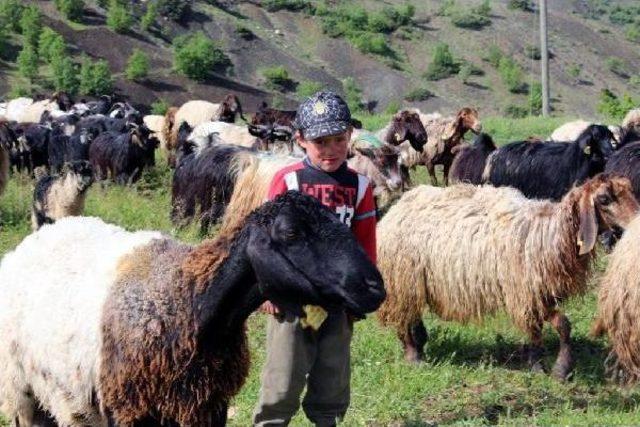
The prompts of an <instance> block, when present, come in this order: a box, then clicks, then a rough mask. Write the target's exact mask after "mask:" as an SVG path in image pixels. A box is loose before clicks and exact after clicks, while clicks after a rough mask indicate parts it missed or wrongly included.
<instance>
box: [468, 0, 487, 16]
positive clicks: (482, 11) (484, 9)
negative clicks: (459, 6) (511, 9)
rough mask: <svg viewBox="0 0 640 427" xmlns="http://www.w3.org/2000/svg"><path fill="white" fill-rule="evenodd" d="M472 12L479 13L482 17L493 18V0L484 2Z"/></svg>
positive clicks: (484, 0)
mask: <svg viewBox="0 0 640 427" xmlns="http://www.w3.org/2000/svg"><path fill="white" fill-rule="evenodd" d="M471 11H472V12H475V13H477V14H478V15H480V16H484V17H486V18H489V17H490V16H491V0H483V2H482V3H480V5H478V6H477V7H475V8H473V9H471Z"/></svg>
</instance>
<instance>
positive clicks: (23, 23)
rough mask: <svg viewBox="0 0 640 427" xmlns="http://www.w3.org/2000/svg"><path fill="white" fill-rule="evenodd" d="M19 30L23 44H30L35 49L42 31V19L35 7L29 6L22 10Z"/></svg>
mask: <svg viewBox="0 0 640 427" xmlns="http://www.w3.org/2000/svg"><path fill="white" fill-rule="evenodd" d="M20 30H21V32H22V35H23V36H24V39H25V44H30V45H31V46H32V47H33V48H35V47H36V46H37V45H38V38H39V37H40V31H41V30H42V17H41V15H40V9H38V7H37V6H29V7H27V8H25V9H23V10H22V16H21V17H20Z"/></svg>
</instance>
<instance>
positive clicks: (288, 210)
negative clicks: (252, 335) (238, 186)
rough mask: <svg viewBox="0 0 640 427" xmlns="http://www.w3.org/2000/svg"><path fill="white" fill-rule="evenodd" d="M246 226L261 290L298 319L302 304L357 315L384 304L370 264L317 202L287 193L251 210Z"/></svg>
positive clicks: (249, 252)
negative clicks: (343, 309) (342, 310)
mask: <svg viewBox="0 0 640 427" xmlns="http://www.w3.org/2000/svg"><path fill="white" fill-rule="evenodd" d="M347 214H349V213H347ZM350 214H351V215H353V213H352V212H351V213H350ZM246 224H247V225H246V226H245V229H244V231H243V232H246V233H248V243H247V249H246V253H247V256H248V259H249V262H250V264H251V266H252V267H253V270H254V272H255V275H256V279H257V282H258V286H259V288H260V291H261V293H262V295H263V296H264V297H265V298H267V299H269V300H271V301H273V302H274V303H275V304H276V305H278V306H279V307H281V308H283V309H285V310H286V311H288V312H291V313H294V314H297V315H300V316H302V315H303V312H302V306H303V305H305V304H313V305H319V306H322V307H323V308H325V309H326V310H328V311H335V310H339V309H342V308H346V309H347V310H348V311H349V312H352V313H353V314H355V315H358V316H362V315H364V314H365V313H368V312H371V311H374V310H376V309H377V308H378V306H380V304H381V303H382V301H383V300H384V297H385V291H384V285H383V282H382V277H381V276H380V273H379V272H378V270H377V268H376V267H375V265H374V264H373V263H372V262H371V260H369V258H368V257H367V255H366V254H365V252H364V250H363V249H362V247H361V246H360V245H359V244H358V242H357V241H356V239H355V237H354V235H353V233H352V232H351V231H350V230H349V228H347V226H345V225H344V224H342V223H341V222H340V221H339V220H338V218H337V217H336V215H335V214H333V213H332V212H330V211H329V210H328V209H327V208H325V207H324V206H322V205H321V204H320V202H318V201H317V200H316V199H314V198H312V197H310V196H308V195H305V194H302V193H300V192H295V191H290V192H287V193H285V194H283V195H281V196H278V197H277V198H276V199H275V200H273V201H271V202H267V203H265V204H264V205H262V207H260V208H258V209H257V210H256V211H254V212H253V213H252V214H251V215H250V216H249V218H248V219H247V223H246Z"/></svg>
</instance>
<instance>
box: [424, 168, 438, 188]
mask: <svg viewBox="0 0 640 427" xmlns="http://www.w3.org/2000/svg"><path fill="white" fill-rule="evenodd" d="M426 166H427V171H428V172H429V176H430V177H431V183H432V184H433V185H435V186H437V185H438V178H437V177H436V167H435V165H433V164H431V163H429V164H427V165H426Z"/></svg>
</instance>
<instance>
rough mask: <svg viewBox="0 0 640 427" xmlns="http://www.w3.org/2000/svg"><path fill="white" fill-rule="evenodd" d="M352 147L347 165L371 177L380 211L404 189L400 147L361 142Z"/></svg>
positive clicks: (370, 180)
mask: <svg viewBox="0 0 640 427" xmlns="http://www.w3.org/2000/svg"><path fill="white" fill-rule="evenodd" d="M352 148H353V149H352V152H353V155H352V156H351V157H350V158H349V159H348V160H347V165H349V167H350V168H351V169H353V170H354V171H356V172H358V173H359V174H361V175H364V176H366V177H367V178H369V182H371V184H372V185H373V195H374V197H375V199H376V206H377V207H378V213H380V212H381V210H383V209H385V208H386V207H387V206H389V205H390V204H391V202H392V201H393V200H394V199H395V198H396V197H397V196H398V195H399V194H400V190H401V189H402V184H403V182H402V177H401V174H400V165H399V163H398V149H397V148H396V147H394V146H393V145H389V144H387V143H381V144H380V145H379V146H378V147H374V146H370V147H365V146H363V145H362V144H360V145H357V146H354V147H352Z"/></svg>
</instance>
